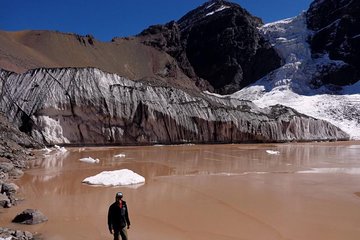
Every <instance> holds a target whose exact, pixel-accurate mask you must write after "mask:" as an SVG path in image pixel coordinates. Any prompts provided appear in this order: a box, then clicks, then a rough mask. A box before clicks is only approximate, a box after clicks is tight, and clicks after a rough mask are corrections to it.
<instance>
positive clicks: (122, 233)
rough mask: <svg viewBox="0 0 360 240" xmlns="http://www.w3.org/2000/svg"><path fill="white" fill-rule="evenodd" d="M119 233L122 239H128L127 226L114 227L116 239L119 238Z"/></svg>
mask: <svg viewBox="0 0 360 240" xmlns="http://www.w3.org/2000/svg"><path fill="white" fill-rule="evenodd" d="M119 235H120V236H121V239H122V240H128V237H127V231H126V227H124V228H122V229H114V240H119Z"/></svg>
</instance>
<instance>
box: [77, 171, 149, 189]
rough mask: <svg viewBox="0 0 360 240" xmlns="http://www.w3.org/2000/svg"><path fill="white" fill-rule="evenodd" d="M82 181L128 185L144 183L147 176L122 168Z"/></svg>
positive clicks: (107, 184) (106, 184) (93, 183)
mask: <svg viewBox="0 0 360 240" xmlns="http://www.w3.org/2000/svg"><path fill="white" fill-rule="evenodd" d="M82 182H83V183H87V184H91V185H104V186H126V185H134V184H140V183H144V182H145V178H144V177H143V176H140V175H139V174H137V173H135V172H133V171H131V170H129V169H120V170H115V171H104V172H101V173H99V174H97V175H95V176H92V177H87V178H85V179H84V180H83V181H82Z"/></svg>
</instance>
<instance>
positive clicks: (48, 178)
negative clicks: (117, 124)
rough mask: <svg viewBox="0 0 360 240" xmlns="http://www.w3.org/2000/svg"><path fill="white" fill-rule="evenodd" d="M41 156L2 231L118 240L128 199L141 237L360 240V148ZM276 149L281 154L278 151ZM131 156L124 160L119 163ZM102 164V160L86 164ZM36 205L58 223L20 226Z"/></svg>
mask: <svg viewBox="0 0 360 240" xmlns="http://www.w3.org/2000/svg"><path fill="white" fill-rule="evenodd" d="M68 150H69V151H68V153H66V154H63V155H61V154H59V155H51V156H50V157H46V158H40V159H37V160H36V161H34V162H33V163H32V168H31V169H29V170H27V171H26V173H25V175H24V176H23V177H22V178H21V179H20V180H17V181H16V183H17V184H18V185H19V186H21V188H20V194H21V195H22V196H24V197H25V200H24V201H22V202H21V203H19V204H18V205H17V206H14V207H13V208H11V209H3V210H1V213H0V226H2V227H9V228H15V229H23V230H28V231H31V232H38V233H41V234H42V235H43V237H44V238H45V239H48V240H63V239H70V240H82V239H84V240H85V239H86V240H88V239H112V236H111V235H110V233H109V232H108V230H107V223H106V221H107V219H106V218H107V210H108V207H109V205H110V204H111V203H112V202H113V200H114V196H115V193H116V192H117V191H122V192H123V193H124V199H125V200H126V201H127V202H128V206H129V213H130V218H131V223H132V224H131V228H130V230H129V232H128V234H129V238H130V239H132V240H152V239H154V240H155V239H156V240H159V239H163V240H169V239H171V240H191V239H193V240H215V239H216V240H243V239H244V240H245V239H246V240H252V239H253V240H262V239H264V240H272V239H274V240H281V239H292V240H305V239H306V240H312V239H313V240H325V239H326V240H331V239H337V240H339V239H346V240H352V239H354V240H358V239H359V237H360V157H359V156H360V142H339V143H298V144H259V145H235V144H234V145H179V146H148V147H111V148H110V147H106V148H105V147H104V148H101V147H96V148H69V149H68ZM267 150H272V151H278V153H279V154H269V153H268V152H267ZM117 154H125V156H126V157H124V158H116V157H114V156H115V155H117ZM83 157H93V158H99V159H100V163H98V164H89V163H84V162H81V161H79V159H80V158H83ZM118 169H131V170H133V171H135V172H137V173H138V174H140V175H142V176H144V177H145V178H146V183H145V184H143V185H137V186H131V187H102V186H89V185H86V184H83V183H82V180H83V179H84V178H86V177H89V176H93V175H95V174H97V173H100V172H102V171H105V170H118ZM27 208H36V209H39V210H40V211H42V212H43V213H44V214H45V215H46V216H47V217H48V218H49V221H48V222H46V223H42V224H38V225H34V226H24V225H18V224H14V223H11V219H13V217H14V216H15V215H16V214H17V213H19V212H21V211H23V210H24V209H27Z"/></svg>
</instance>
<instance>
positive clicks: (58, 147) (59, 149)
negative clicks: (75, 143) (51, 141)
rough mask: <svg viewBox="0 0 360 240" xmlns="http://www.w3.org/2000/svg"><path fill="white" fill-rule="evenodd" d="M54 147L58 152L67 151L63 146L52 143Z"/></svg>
mask: <svg viewBox="0 0 360 240" xmlns="http://www.w3.org/2000/svg"><path fill="white" fill-rule="evenodd" d="M54 147H55V149H56V150H57V151H58V152H62V153H65V152H67V149H66V148H64V147H60V146H58V145H54Z"/></svg>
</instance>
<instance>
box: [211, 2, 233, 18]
mask: <svg viewBox="0 0 360 240" xmlns="http://www.w3.org/2000/svg"><path fill="white" fill-rule="evenodd" d="M227 8H230V7H229V6H225V5H222V6H221V7H219V8H218V9H216V10H215V11H212V12H209V13H207V14H206V15H205V16H206V17H207V16H211V15H213V14H214V13H217V12H221V11H222V10H225V9H227Z"/></svg>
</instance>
